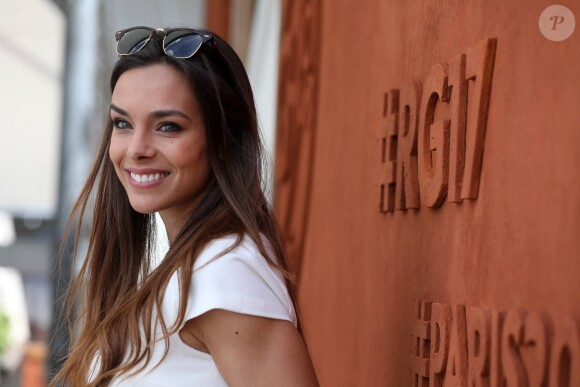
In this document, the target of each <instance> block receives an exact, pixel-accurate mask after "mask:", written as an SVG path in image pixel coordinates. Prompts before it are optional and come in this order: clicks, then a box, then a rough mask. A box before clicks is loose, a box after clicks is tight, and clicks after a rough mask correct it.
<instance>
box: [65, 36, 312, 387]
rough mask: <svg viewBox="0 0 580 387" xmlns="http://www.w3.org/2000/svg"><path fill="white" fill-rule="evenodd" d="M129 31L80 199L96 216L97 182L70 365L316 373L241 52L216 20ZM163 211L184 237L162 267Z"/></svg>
mask: <svg viewBox="0 0 580 387" xmlns="http://www.w3.org/2000/svg"><path fill="white" fill-rule="evenodd" d="M116 38H117V52H118V53H119V55H120V58H119V60H118V62H117V64H116V66H115V68H114V69H113V73H112V77H111V90H112V97H111V116H110V119H109V121H108V124H107V126H106V129H105V132H104V136H103V140H102V143H101V146H100V149H99V152H98V155H97V160H96V162H95V164H94V166H93V169H92V171H91V173H90V176H89V178H88V181H87V183H86V185H85V187H84V188H83V190H82V193H81V195H80V198H79V200H78V201H77V203H76V205H75V208H74V211H73V215H74V214H78V215H79V216H80V218H81V219H82V216H83V213H84V210H85V208H86V206H87V204H88V202H89V199H91V200H92V195H91V193H92V192H93V191H96V192H95V194H96V195H95V198H94V200H95V204H94V206H95V207H94V215H93V218H92V230H91V234H90V242H89V246H88V253H87V256H86V259H85V261H84V263H83V265H82V269H81V273H80V274H79V275H78V276H77V279H76V281H75V282H74V284H73V286H72V292H71V298H70V300H69V310H71V308H72V304H73V302H74V299H75V296H78V295H79V294H80V293H81V292H82V293H84V294H85V299H84V304H83V308H82V309H81V312H80V316H79V320H80V321H82V324H80V330H79V333H78V338H77V340H76V343H75V344H74V345H73V347H72V349H71V352H70V355H69V357H68V359H67V361H66V363H65V365H64V367H63V369H62V370H61V372H60V373H59V374H58V375H57V378H56V381H62V382H65V383H68V384H70V385H72V386H86V385H91V386H101V385H115V386H134V385H136V386H226V385H230V386H316V385H318V383H317V381H316V376H315V373H314V370H313V367H312V364H311V362H310V357H309V355H308V351H307V348H306V346H305V344H304V341H303V339H302V336H301V334H300V330H299V323H298V321H299V317H298V316H297V314H296V313H295V311H294V302H295V299H294V296H293V291H292V285H291V281H290V275H289V273H288V271H287V269H286V262H285V254H284V251H283V249H282V246H281V243H280V237H279V232H278V229H277V226H276V223H275V220H274V217H273V215H272V211H271V209H270V207H269V205H268V202H267V201H266V199H265V198H264V195H263V193H262V189H261V163H262V159H261V143H260V138H259V131H258V127H257V122H256V111H255V106H254V101H253V96H252V91H251V88H250V84H249V81H248V78H247V75H246V73H245V70H244V67H243V65H242V63H241V61H240V59H239V58H238V57H237V55H236V54H235V52H234V51H233V50H232V48H231V47H229V46H228V45H227V44H226V43H225V42H224V41H223V40H221V39H220V38H218V37H217V36H215V35H212V34H211V33H209V32H207V31H203V30H192V29H165V30H154V29H151V28H147V27H135V28H130V29H127V30H123V31H120V32H118V33H117V34H116ZM155 212H159V214H160V215H161V217H162V219H163V223H164V224H165V227H166V230H167V235H168V238H169V241H170V249H169V251H168V253H167V255H166V256H165V258H164V259H163V261H162V262H161V263H160V264H159V266H158V267H156V268H155V269H152V268H151V256H152V250H153V248H154V236H155V224H154V215H153V214H154V213H155ZM79 223H80V222H79ZM79 227H80V226H79ZM77 232H78V231H77ZM77 235H78V234H77Z"/></svg>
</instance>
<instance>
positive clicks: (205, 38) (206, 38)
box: [115, 26, 217, 59]
mask: <svg viewBox="0 0 580 387" xmlns="http://www.w3.org/2000/svg"><path fill="white" fill-rule="evenodd" d="M134 30H146V31H149V36H148V37H147V39H146V40H145V43H143V45H142V46H141V47H140V48H139V49H138V50H137V51H135V52H130V53H127V54H120V53H119V41H120V40H121V39H122V38H123V36H124V35H125V34H126V33H127V32H130V31H134ZM176 31H186V32H190V33H194V34H196V35H199V36H200V37H201V44H200V45H199V47H197V48H196V49H195V50H194V51H193V53H192V54H191V55H189V56H175V55H171V54H169V53H167V51H165V39H166V38H167V35H169V34H171V33H172V32H176ZM157 34H163V43H162V48H163V52H164V53H165V55H167V56H170V57H172V58H178V59H189V58H191V57H192V56H194V55H195V54H196V53H197V52H198V51H199V49H200V48H201V46H203V44H204V43H206V42H210V43H211V44H212V46H214V47H215V48H217V46H216V43H215V39H214V37H213V35H212V34H210V33H208V32H206V31H202V30H197V29H194V28H157V29H155V28H151V27H145V26H136V27H130V28H126V29H124V30H121V31H117V32H115V39H116V40H117V46H116V48H115V50H116V51H117V55H119V56H125V55H133V54H135V53H137V52H139V51H141V49H143V47H145V46H146V45H147V43H149V42H150V41H151V38H152V37H153V36H154V35H157Z"/></svg>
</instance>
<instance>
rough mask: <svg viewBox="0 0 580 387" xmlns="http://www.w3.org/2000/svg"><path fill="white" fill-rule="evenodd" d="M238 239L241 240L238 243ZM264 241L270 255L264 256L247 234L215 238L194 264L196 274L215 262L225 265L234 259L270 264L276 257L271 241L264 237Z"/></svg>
mask: <svg viewBox="0 0 580 387" xmlns="http://www.w3.org/2000/svg"><path fill="white" fill-rule="evenodd" d="M238 239H239V240H240V242H239V243H238V244H237V245H236V243H237V242H238ZM263 243H264V245H265V246H266V249H267V252H268V253H269V254H270V257H264V256H263V255H262V254H261V253H260V249H259V248H258V246H257V245H256V243H255V242H254V240H252V238H250V237H249V236H247V235H243V236H241V237H238V235H234V234H231V235H226V236H223V237H219V238H215V239H213V240H212V241H211V242H209V243H208V244H207V245H206V246H205V248H204V249H203V250H202V251H201V253H200V254H199V256H198V258H197V259H196V261H195V264H194V266H193V271H194V274H195V273H196V272H197V271H199V270H201V269H202V268H204V267H205V266H207V265H209V264H213V263H217V265H225V264H227V263H228V262H232V261H245V262H247V263H248V264H252V265H258V266H262V265H263V264H265V265H268V266H270V265H269V264H268V260H271V259H275V258H273V257H272V255H271V254H272V252H271V249H270V248H269V246H270V243H269V242H268V241H267V240H266V239H265V238H263Z"/></svg>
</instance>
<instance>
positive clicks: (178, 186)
mask: <svg viewBox="0 0 580 387" xmlns="http://www.w3.org/2000/svg"><path fill="white" fill-rule="evenodd" d="M111 118H112V121H113V133H112V136H111V145H110V147H109V156H110V158H111V161H112V162H113V164H114V166H115V170H116V172H117V176H118V177H119V180H120V181H121V183H122V184H123V187H124V188H125V190H126V191H127V195H128V197H129V201H130V203H131V206H132V207H133V208H134V209H135V211H137V212H140V213H153V212H160V214H161V216H162V218H163V220H164V223H165V224H166V227H167V228H168V231H173V233H175V232H176V231H177V229H175V230H170V228H171V227H173V228H176V227H178V225H179V224H181V222H182V221H183V219H184V217H185V216H186V215H187V213H188V212H189V211H190V210H192V209H193V208H194V207H195V205H196V203H197V202H198V199H199V194H200V192H201V191H202V190H203V188H204V187H205V185H206V182H207V180H208V176H209V170H210V168H209V162H208V157H207V154H206V135H205V126H204V122H203V117H202V113H201V110H200V107H199V104H198V102H197V98H196V97H195V95H194V93H193V92H192V90H191V88H190V86H189V83H188V82H187V80H186V79H185V78H184V77H183V76H182V75H181V74H180V73H179V72H177V71H176V70H175V69H174V68H173V67H170V66H169V65H165V64H157V65H152V66H147V67H140V68H136V69H131V70H128V71H126V72H124V73H123V74H122V75H121V76H120V78H119V80H118V82H117V84H116V86H115V89H114V91H113V96H112V100H111Z"/></svg>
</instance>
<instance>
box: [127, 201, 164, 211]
mask: <svg viewBox="0 0 580 387" xmlns="http://www.w3.org/2000/svg"><path fill="white" fill-rule="evenodd" d="M129 203H130V204H131V208H133V210H135V211H137V212H138V213H140V214H143V215H147V214H153V213H155V212H158V211H159V207H158V206H153V205H151V204H146V203H135V202H132V201H131V200H129Z"/></svg>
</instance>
